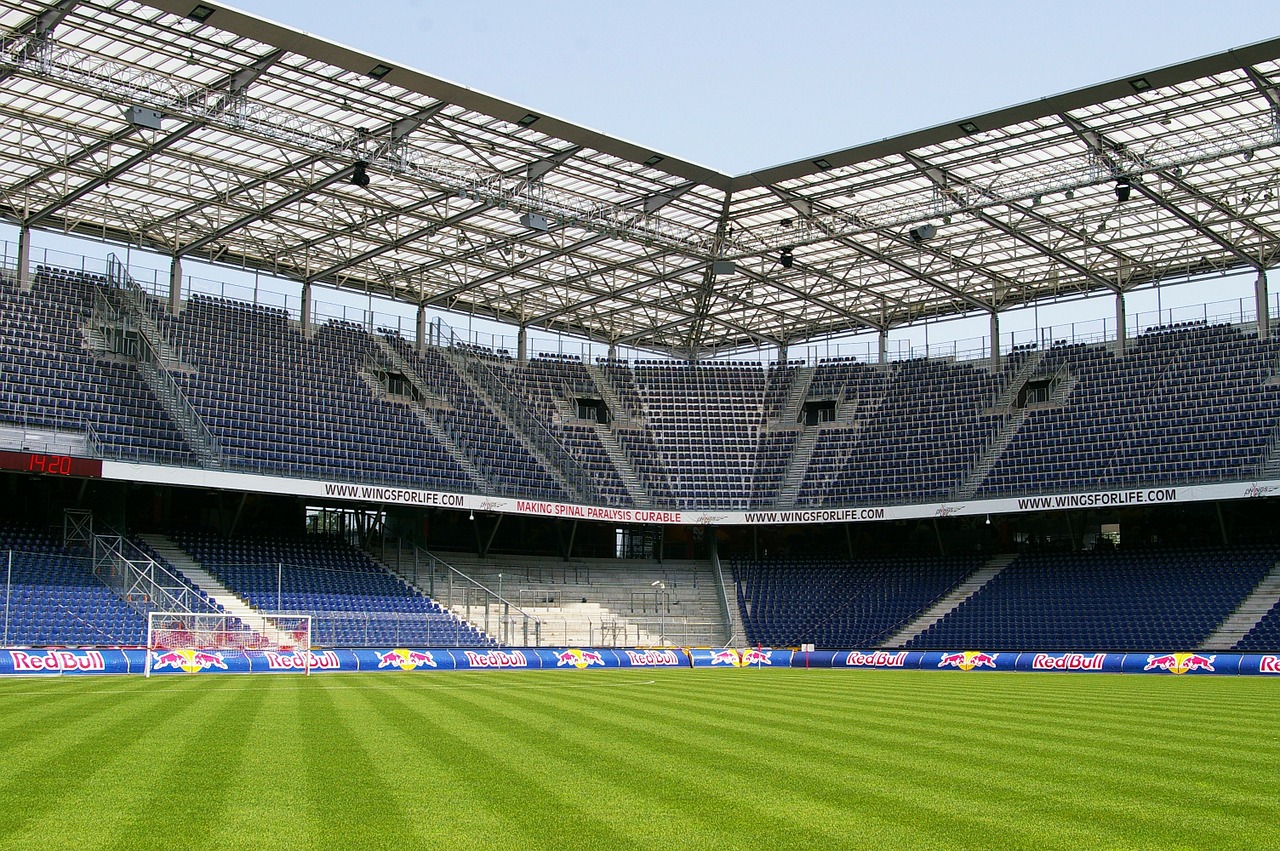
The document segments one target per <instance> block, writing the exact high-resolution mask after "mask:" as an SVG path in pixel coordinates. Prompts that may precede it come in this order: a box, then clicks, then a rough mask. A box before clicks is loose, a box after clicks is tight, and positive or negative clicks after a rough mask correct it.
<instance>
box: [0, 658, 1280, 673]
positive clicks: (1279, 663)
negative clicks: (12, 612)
mask: <svg viewBox="0 0 1280 851" xmlns="http://www.w3.org/2000/svg"><path fill="white" fill-rule="evenodd" d="M16 669H17V668H16V666H15V670H16ZM1258 673H1260V674H1280V656H1263V657H1262V658H1261V659H1259V660H1258Z"/></svg>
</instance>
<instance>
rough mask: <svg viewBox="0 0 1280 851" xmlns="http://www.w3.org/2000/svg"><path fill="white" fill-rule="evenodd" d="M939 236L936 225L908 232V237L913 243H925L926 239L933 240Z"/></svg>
mask: <svg viewBox="0 0 1280 851" xmlns="http://www.w3.org/2000/svg"><path fill="white" fill-rule="evenodd" d="M937 235H938V229H937V227H935V226H934V225H927V224H926V225H920V226H919V227H914V228H912V229H911V230H909V231H907V236H909V237H911V241H912V242H915V243H921V242H924V241H925V240H926V239H933V238H934V237H935V236H937Z"/></svg>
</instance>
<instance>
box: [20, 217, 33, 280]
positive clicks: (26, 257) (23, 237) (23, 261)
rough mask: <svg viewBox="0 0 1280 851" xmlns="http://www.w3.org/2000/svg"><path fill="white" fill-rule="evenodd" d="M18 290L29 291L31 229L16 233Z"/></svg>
mask: <svg viewBox="0 0 1280 851" xmlns="http://www.w3.org/2000/svg"><path fill="white" fill-rule="evenodd" d="M18 289H20V290H22V291H23V292H27V291H28V290H30V289H31V228H23V229H22V230H20V231H18Z"/></svg>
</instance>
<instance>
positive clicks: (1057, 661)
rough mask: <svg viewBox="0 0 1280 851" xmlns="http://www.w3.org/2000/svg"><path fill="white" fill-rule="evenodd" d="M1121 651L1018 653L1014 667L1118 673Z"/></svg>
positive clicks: (1122, 657)
mask: <svg viewBox="0 0 1280 851" xmlns="http://www.w3.org/2000/svg"><path fill="white" fill-rule="evenodd" d="M1123 662H1124V654H1123V653H1062V652H1058V651H1054V652H1052V653H1020V654H1018V659H1017V663H1016V667H1017V669H1018V670H1019V671H1074V672H1077V673H1085V672H1099V671H1101V672H1106V673H1112V674H1118V673H1120V668H1121V665H1122V663H1123Z"/></svg>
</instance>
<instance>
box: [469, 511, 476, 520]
mask: <svg viewBox="0 0 1280 851" xmlns="http://www.w3.org/2000/svg"><path fill="white" fill-rule="evenodd" d="M467 519H468V520H475V519H476V512H475V509H472V510H471V516H470V517H468V518H467Z"/></svg>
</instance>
